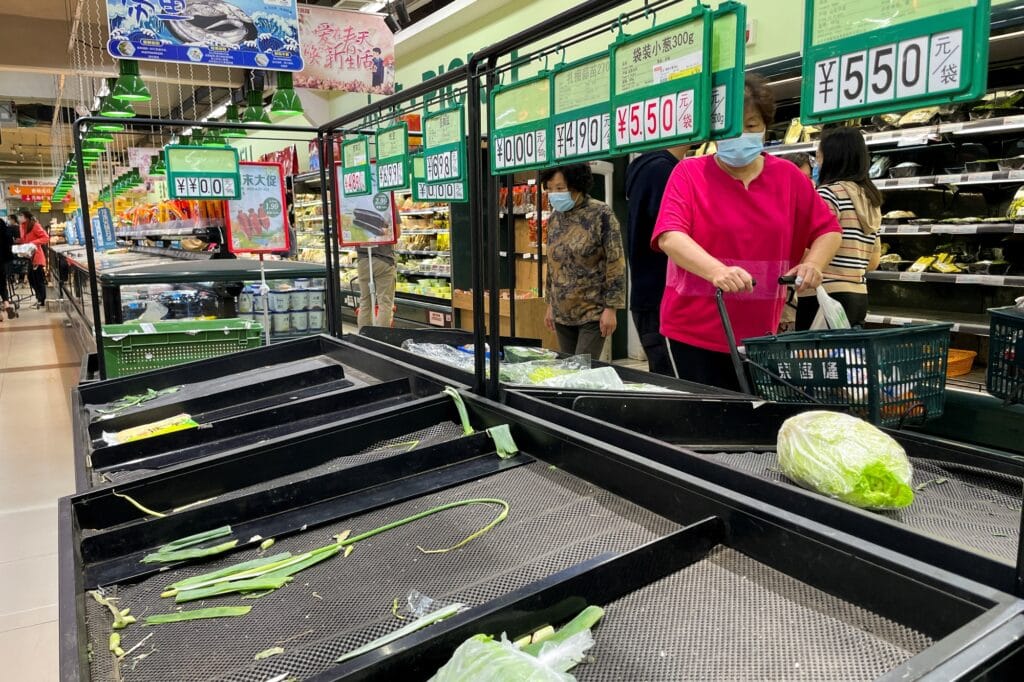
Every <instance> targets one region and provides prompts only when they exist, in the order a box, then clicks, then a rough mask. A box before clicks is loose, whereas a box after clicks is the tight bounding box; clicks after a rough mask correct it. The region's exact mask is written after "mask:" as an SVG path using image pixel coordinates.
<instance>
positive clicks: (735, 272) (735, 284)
mask: <svg viewBox="0 0 1024 682" xmlns="http://www.w3.org/2000/svg"><path fill="white" fill-rule="evenodd" d="M711 283H712V284H714V285H715V287H716V288H718V289H721V290H722V291H723V292H725V293H727V294H733V293H737V292H741V291H745V292H751V291H753V290H754V278H753V277H751V276H750V273H749V272H747V271H746V270H744V269H743V268H741V267H739V266H736V265H723V266H722V267H720V268H717V269H716V270H715V271H714V272H713V273H711Z"/></svg>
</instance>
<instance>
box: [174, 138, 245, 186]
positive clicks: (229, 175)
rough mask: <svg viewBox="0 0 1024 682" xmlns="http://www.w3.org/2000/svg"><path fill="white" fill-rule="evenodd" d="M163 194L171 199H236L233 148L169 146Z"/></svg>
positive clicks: (236, 171) (237, 179) (239, 183)
mask: <svg viewBox="0 0 1024 682" xmlns="http://www.w3.org/2000/svg"><path fill="white" fill-rule="evenodd" d="M165 156H166V159H167V194H168V196H169V197H170V198H171V199H238V198H239V197H240V196H241V194H242V179H241V174H240V172H239V168H238V150H237V149H235V148H234V147H194V146H186V145H169V146H168V147H167V150H166V153H165Z"/></svg>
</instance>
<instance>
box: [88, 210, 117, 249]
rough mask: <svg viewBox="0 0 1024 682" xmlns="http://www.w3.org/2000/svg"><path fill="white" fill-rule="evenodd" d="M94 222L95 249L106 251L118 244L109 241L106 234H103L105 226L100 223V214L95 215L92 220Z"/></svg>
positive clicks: (93, 241) (93, 237)
mask: <svg viewBox="0 0 1024 682" xmlns="http://www.w3.org/2000/svg"><path fill="white" fill-rule="evenodd" d="M90 222H91V223H92V248H93V250H94V251H106V250H107V249H112V248H114V247H115V246H117V244H116V243H115V244H111V243H109V242H108V241H107V238H106V235H104V234H103V227H102V226H101V225H100V218H99V216H93V217H92V219H91V220H90Z"/></svg>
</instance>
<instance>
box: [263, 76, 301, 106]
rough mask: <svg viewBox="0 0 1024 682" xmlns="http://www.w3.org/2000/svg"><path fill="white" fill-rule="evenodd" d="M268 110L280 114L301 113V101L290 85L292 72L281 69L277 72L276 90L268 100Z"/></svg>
mask: <svg viewBox="0 0 1024 682" xmlns="http://www.w3.org/2000/svg"><path fill="white" fill-rule="evenodd" d="M270 111H271V112H272V113H274V114H278V115H280V116H297V115H299V114H301V113H302V111H303V109H302V101H301V100H300V99H299V95H298V93H296V92H295V88H294V87H292V74H291V73H289V72H287V71H281V72H279V73H278V74H277V92H275V93H274V97H273V99H271V100H270Z"/></svg>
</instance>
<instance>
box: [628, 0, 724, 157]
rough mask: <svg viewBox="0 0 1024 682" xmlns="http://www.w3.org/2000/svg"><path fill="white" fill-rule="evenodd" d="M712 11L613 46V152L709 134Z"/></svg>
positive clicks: (657, 146) (699, 11)
mask: <svg viewBox="0 0 1024 682" xmlns="http://www.w3.org/2000/svg"><path fill="white" fill-rule="evenodd" d="M711 38H712V36H711V12H710V10H708V9H707V8H705V7H704V6H703V5H698V6H697V8H695V9H694V10H693V12H692V13H691V14H690V15H689V16H687V17H684V18H682V19H678V20H676V21H672V22H670V23H668V24H666V25H664V26H658V27H655V28H652V29H649V30H647V31H644V32H643V33H639V34H637V35H634V36H627V35H625V34H622V35H619V37H618V38H617V39H616V40H615V43H614V44H613V45H612V47H611V87H612V93H611V95H612V96H611V101H612V113H613V116H612V121H611V124H612V151H614V152H618V153H623V152H632V151H643V150H647V149H661V148H663V147H667V146H671V145H676V144H683V143H686V142H693V141H696V140H703V139H706V138H707V137H708V133H709V132H710V130H709V129H710V118H709V102H710V99H711V96H710V95H711V93H710V90H711V69H710V68H707V67H708V66H709V65H710V64H711Z"/></svg>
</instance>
